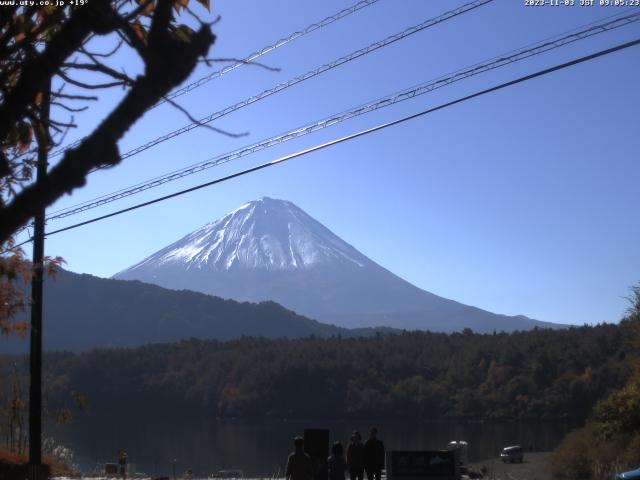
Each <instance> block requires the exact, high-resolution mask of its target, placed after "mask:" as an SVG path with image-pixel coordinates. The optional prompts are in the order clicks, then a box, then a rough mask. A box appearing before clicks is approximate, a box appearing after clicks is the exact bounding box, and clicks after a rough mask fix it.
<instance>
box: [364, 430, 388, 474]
mask: <svg viewBox="0 0 640 480" xmlns="http://www.w3.org/2000/svg"><path fill="white" fill-rule="evenodd" d="M383 468H384V445H383V443H382V442H381V441H380V440H378V429H377V428H376V427H372V428H371V430H369V439H368V440H367V441H366V442H364V469H365V470H366V471H367V480H380V476H381V475H382V469H383Z"/></svg>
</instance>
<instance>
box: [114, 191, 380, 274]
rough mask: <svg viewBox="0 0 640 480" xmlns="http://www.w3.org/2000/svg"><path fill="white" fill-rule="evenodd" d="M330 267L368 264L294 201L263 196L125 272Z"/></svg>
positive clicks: (364, 258) (366, 260)
mask: <svg viewBox="0 0 640 480" xmlns="http://www.w3.org/2000/svg"><path fill="white" fill-rule="evenodd" d="M328 263H349V264H353V265H357V266H359V267H362V266H364V265H365V264H367V263H370V260H368V259H367V258H366V257H365V256H364V255H362V254H361V253H359V252H358V251H357V250H356V249H355V248H353V247H352V246H351V245H349V244H347V243H346V242H344V241H343V240H341V239H340V238H338V237H337V236H336V235H334V234H333V233H332V232H331V231H329V230H328V229H327V228H326V227H324V226H323V225H322V224H320V223H319V222H317V221H316V220H314V219H313V218H311V217H310V216H309V215H307V214H306V213H305V212H304V211H302V210H301V209H300V208H298V207H297V206H295V205H294V204H293V203H291V202H286V201H282V200H273V199H271V198H268V197H264V198H261V199H260V200H257V201H253V202H249V203H246V204H244V205H242V206H241V207H240V208H237V209H236V210H234V211H232V212H230V213H228V214H227V215H225V216H224V217H222V218H220V219H218V220H216V221H215V222H212V223H209V224H207V225H205V226H203V227H201V228H199V229H198V230H196V231H195V232H192V233H190V234H189V235H187V236H185V237H184V238H182V239H180V240H178V241H177V242H175V243H173V244H171V245H169V246H168V247H166V248H164V249H162V250H160V251H159V252H157V253H155V254H154V255H152V256H150V257H148V258H147V259H145V260H143V261H142V262H140V263H138V264H137V265H134V266H133V267H131V268H130V269H128V270H135V269H138V268H141V267H148V266H151V265H165V264H176V265H180V264H182V265H184V266H185V267H186V269H193V268H197V269H202V268H209V269H212V270H218V271H222V270H230V269H233V268H244V269H264V270H285V271H286V270H295V269H306V268H311V267H314V266H317V265H321V264H328ZM118 275H119V274H118Z"/></svg>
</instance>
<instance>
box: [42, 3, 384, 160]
mask: <svg viewBox="0 0 640 480" xmlns="http://www.w3.org/2000/svg"><path fill="white" fill-rule="evenodd" d="M379 1H380V0H361V1H359V2H358V3H356V4H354V5H351V6H350V7H347V8H345V9H343V10H340V11H339V12H337V13H334V14H333V15H329V16H328V17H326V18H323V19H322V20H320V21H318V22H315V23H312V24H311V25H309V26H307V27H306V28H303V29H302V30H298V31H296V32H293V33H292V34H290V35H288V36H286V37H284V38H281V39H279V40H276V41H275V42H272V43H271V44H269V45H267V46H265V47H263V48H261V49H260V50H256V51H255V52H253V53H250V54H249V55H247V56H246V57H244V58H242V59H241V60H238V61H237V62H235V63H232V64H231V65H227V66H226V67H224V68H221V69H220V70H216V71H215V72H212V73H210V74H209V75H205V76H204V77H202V78H200V79H198V80H196V81H195V82H192V83H190V84H189V85H185V86H184V87H181V88H179V89H178V90H175V91H174V92H171V93H169V94H168V95H166V96H165V98H163V99H162V100H160V101H159V102H158V103H156V104H155V105H154V106H153V107H151V108H155V107H157V106H158V105H161V104H163V103H165V102H166V101H167V100H171V99H174V98H176V97H180V96H182V95H184V94H185V93H189V92H191V91H193V90H195V89H196V88H198V87H201V86H202V85H204V84H206V83H209V82H210V81H212V80H215V79H216V78H219V77H222V76H223V75H226V74H227V73H230V72H232V71H233V70H235V69H236V68H239V67H242V66H243V65H249V64H251V63H252V62H253V61H255V60H256V59H258V58H260V57H261V56H262V55H266V54H267V53H269V52H272V51H274V50H275V49H277V48H280V47H283V46H284V45H286V44H288V43H290V42H293V41H294V40H297V39H298V38H301V37H304V36H305V35H307V34H309V33H311V32H315V31H316V30H318V29H320V28H323V27H326V26H327V25H330V24H332V23H334V22H337V21H338V20H341V19H343V18H345V17H348V16H349V15H351V14H352V13H356V12H358V11H359V10H362V9H363V8H366V7H368V6H370V5H373V4H374V3H377V2H379ZM83 140H84V138H81V139H79V140H76V141H75V142H73V143H72V144H70V145H66V146H65V147H63V148H60V149H58V150H56V151H54V152H51V153H49V158H52V157H55V156H57V155H60V154H61V153H64V152H65V151H66V150H68V149H70V148H75V147H77V146H78V145H80V143H82V141H83Z"/></svg>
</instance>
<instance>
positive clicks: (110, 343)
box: [0, 270, 372, 353]
mask: <svg viewBox="0 0 640 480" xmlns="http://www.w3.org/2000/svg"><path fill="white" fill-rule="evenodd" d="M44 308H45V310H44V348H45V349H46V350H75V351H81V350H89V349H91V348H110V347H130V346H138V345H144V344H148V343H160V342H174V341H177V340H181V339H188V338H200V339H217V340H229V339H235V338H239V337H241V336H243V335H245V336H262V337H267V338H282V337H285V338H300V337H307V336H309V335H316V336H332V335H346V336H349V335H351V332H349V331H347V330H345V329H342V328H338V327H335V326H333V325H324V324H322V323H319V322H317V321H315V320H310V319H308V318H305V317H302V316H300V315H297V314H296V313H294V312H292V311H290V310H287V309H286V308H284V307H282V306H281V305H278V304H276V303H273V302H266V303H261V304H255V303H238V302H236V301H233V300H224V299H222V298H217V297H212V296H210V295H204V294H202V293H197V292H190V291H174V290H167V289H164V288H161V287H158V286H156V285H148V284H144V283H141V282H124V281H120V280H111V279H104V278H98V277H94V276H92V275H85V274H82V275H80V274H76V273H72V272H68V271H65V270H60V271H59V273H58V275H57V276H56V279H55V280H47V281H46V282H45V289H44ZM363 333H365V334H371V333H372V332H363ZM26 349H28V338H27V339H26V340H24V341H22V340H19V339H17V338H16V337H15V336H10V337H3V338H0V350H1V351H2V352H3V353H15V352H20V351H25V350H26Z"/></svg>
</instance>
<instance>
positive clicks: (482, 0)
mask: <svg viewBox="0 0 640 480" xmlns="http://www.w3.org/2000/svg"><path fill="white" fill-rule="evenodd" d="M492 1H494V0H474V1H472V2H469V3H465V4H464V5H461V6H460V7H458V8H456V9H454V10H450V11H447V12H445V13H443V14H441V15H439V16H437V17H434V18H430V19H428V20H425V21H424V22H422V23H419V24H418V25H414V26H412V27H409V28H407V29H405V30H403V31H402V32H400V33H396V34H394V35H390V36H388V37H386V38H384V39H382V40H379V41H377V42H374V43H372V44H370V45H367V46H366V47H364V48H361V49H359V50H356V51H354V52H351V53H350V54H348V55H345V56H343V57H340V58H338V59H336V60H334V61H332V62H329V63H325V64H324V65H321V66H320V67H317V68H315V69H313V70H309V71H308V72H306V73H303V74H302V75H298V76H297V77H294V78H292V79H290V80H288V81H286V82H282V83H279V84H278V85H276V86H275V87H272V88H269V89H267V90H264V91H262V92H260V93H258V94H256V95H253V96H251V97H249V98H246V99H244V100H242V101H240V102H237V103H235V104H233V105H230V106H228V107H225V108H223V109H222V110H218V111H217V112H214V113H212V114H210V115H208V116H206V117H203V118H201V119H200V120H197V121H195V122H191V123H189V124H187V125H185V126H183V127H181V128H179V129H177V130H174V131H172V132H169V133H166V134H164V135H161V136H160V137H157V138H155V139H154V140H151V141H149V142H147V143H145V144H143V145H139V146H138V147H135V148H134V149H132V150H129V151H128V152H125V153H123V154H122V155H120V158H121V160H124V159H126V158H129V157H132V156H134V155H137V154H139V153H141V152H144V151H145V150H148V149H149V148H152V147H154V146H156V145H158V144H160V143H163V142H166V141H167V140H171V139H172V138H175V137H177V136H179V135H182V134H184V133H187V132H190V131H191V130H193V129H195V128H198V127H201V126H203V125H207V124H209V123H211V122H213V121H214V120H217V119H219V118H222V117H224V116H226V115H228V114H230V113H232V112H235V111H237V110H240V109H241V108H244V107H246V106H248V105H252V104H254V103H256V102H258V101H260V100H264V99H265V98H268V97H270V96H271V95H274V94H276V93H279V92H281V91H283V90H286V89H288V88H290V87H293V86H294V85H297V84H299V83H302V82H304V81H306V80H310V79H312V78H315V77H317V76H318V75H321V74H323V73H325V72H328V71H330V70H333V69H334V68H337V67H339V66H340V65H344V64H345V63H348V62H351V61H352V60H355V59H357V58H360V57H362V56H364V55H367V54H369V53H371V52H374V51H376V50H379V49H380V48H383V47H386V46H388V45H391V44H392V43H395V42H397V41H399V40H402V39H403V38H406V37H408V36H410V35H413V34H414V33H418V32H421V31H422V30H425V29H427V28H429V27H432V26H434V25H437V24H439V23H442V22H445V21H446V20H449V19H451V18H454V17H457V16H458V15H462V14H463V13H466V12H468V11H471V10H474V9H476V8H478V7H480V6H482V5H484V4H486V3H490V2H492ZM103 168H106V167H96V168H94V169H92V170H91V171H90V172H89V173H94V172H96V171H98V170H101V169H103Z"/></svg>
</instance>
